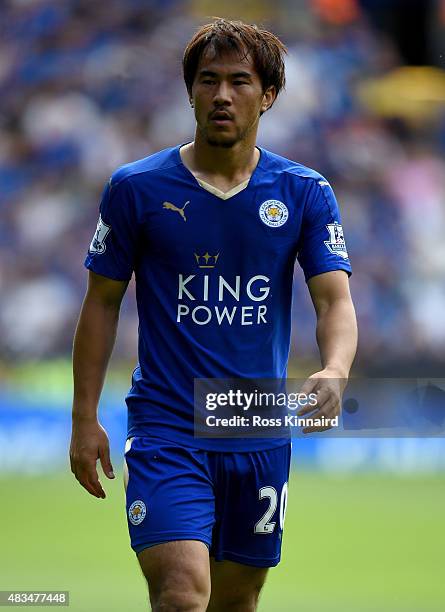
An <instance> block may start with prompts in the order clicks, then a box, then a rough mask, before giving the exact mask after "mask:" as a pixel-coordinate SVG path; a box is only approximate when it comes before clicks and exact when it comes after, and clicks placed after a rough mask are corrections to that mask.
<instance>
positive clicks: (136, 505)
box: [128, 499, 147, 525]
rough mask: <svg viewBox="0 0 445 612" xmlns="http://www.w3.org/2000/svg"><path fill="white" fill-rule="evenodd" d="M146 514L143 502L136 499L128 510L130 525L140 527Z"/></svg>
mask: <svg viewBox="0 0 445 612" xmlns="http://www.w3.org/2000/svg"><path fill="white" fill-rule="evenodd" d="M146 514H147V508H146V506H145V504H144V502H143V501H141V500H140V499H137V500H136V501H134V502H133V503H132V504H131V506H130V507H129V508H128V518H129V519H130V523H131V524H132V525H140V523H142V521H143V520H144V518H145V515H146Z"/></svg>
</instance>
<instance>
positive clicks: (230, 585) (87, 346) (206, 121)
mask: <svg viewBox="0 0 445 612" xmlns="http://www.w3.org/2000/svg"><path fill="white" fill-rule="evenodd" d="M190 93H191V97H190V102H191V104H192V106H193V107H194V111H195V117H196V124H197V125H196V131H195V138H194V142H192V143H190V144H188V145H185V146H184V147H182V149H181V152H180V153H181V157H182V160H183V163H184V164H185V165H186V166H187V167H188V169H189V170H190V171H191V172H192V173H193V174H194V175H195V176H196V177H197V178H199V179H202V180H204V181H206V182H208V183H210V184H211V185H213V186H215V187H217V188H218V189H220V190H222V191H228V190H230V189H231V188H233V187H234V186H236V185H238V184H240V183H242V182H243V181H244V180H246V179H248V178H249V177H250V176H251V174H252V172H253V171H254V169H255V167H256V165H257V163H258V160H259V150H258V149H256V147H255V142H256V136H257V130H258V123H259V119H260V116H261V114H262V113H264V112H265V111H267V110H268V109H269V108H270V107H271V106H272V104H273V102H274V100H275V97H276V92H275V88H274V87H273V86H271V87H269V88H268V89H266V90H265V91H263V87H262V83H261V80H260V77H259V75H258V73H257V72H256V70H255V67H254V64H253V61H252V59H251V57H250V56H249V55H247V56H246V57H245V58H243V59H240V58H239V56H238V55H237V54H224V55H221V56H219V57H215V56H214V55H213V54H211V53H207V52H205V53H204V54H203V56H202V58H201V60H200V63H199V65H198V69H197V71H196V75H195V79H194V82H193V86H192V89H191V92H190ZM126 287H127V283H123V282H118V281H113V280H110V279H106V278H104V277H101V276H98V275H97V274H94V273H92V272H90V275H89V286H88V290H87V294H86V297H85V300H84V303H83V306H82V310H81V315H80V319H79V324H78V327H77V330H76V336H75V342H74V356H73V363H74V407H73V434H72V441H71V450H70V457H71V468H72V471H73V472H74V474H75V475H76V478H77V480H78V481H79V482H80V484H81V485H82V486H83V487H85V489H87V491H89V492H90V493H91V494H92V495H95V496H96V497H102V498H104V497H105V492H104V490H103V487H102V485H101V483H100V481H99V478H98V474H97V469H96V462H97V460H98V459H99V460H100V461H101V464H102V468H103V470H104V473H105V474H106V475H107V476H108V477H109V478H113V477H114V476H113V472H112V466H111V462H110V458H109V444H108V438H107V435H106V432H105V430H104V429H103V428H102V426H101V425H100V423H99V422H98V419H97V404H98V401H99V397H100V392H101V389H102V385H103V381H104V377H105V373H106V368H107V365H108V361H109V358H110V355H111V351H112V348H113V344H114V339H115V335H116V329H117V324H118V318H119V308H120V304H121V300H122V297H123V295H124V293H125V290H126ZM309 290H310V293H311V297H312V300H313V303H314V307H315V310H316V314H317V320H318V323H317V341H318V344H319V348H320V355H321V361H322V366H323V369H322V370H321V371H319V372H317V373H315V374H314V375H313V376H312V377H310V378H309V379H308V381H307V383H306V385H305V389H304V391H306V392H310V391H311V390H316V391H317V392H318V398H319V403H318V407H317V412H316V413H315V414H314V415H313V416H314V417H316V416H319V415H321V414H324V415H325V416H336V415H337V414H338V413H339V411H340V399H341V393H342V391H343V386H344V384H343V383H342V382H341V380H340V379H347V377H348V375H349V370H350V367H351V363H352V360H353V357H354V354H355V350H356V342H357V328H356V321H355V314H354V308H353V305H352V301H351V296H350V293H349V284H348V279H347V274H346V273H345V272H343V271H335V272H327V273H325V274H320V275H318V276H314V277H312V278H311V279H310V280H309ZM316 430H318V429H317V428H310V429H308V430H307V431H308V432H309V431H316ZM138 559H139V563H140V565H141V568H142V571H143V573H144V575H145V577H146V579H147V582H148V586H149V593H150V601H151V605H152V609H153V610H155V611H158V610H159V611H160V610H163V611H169V612H170V611H171V612H173V611H184V612H185V611H190V612H202V611H204V610H211V611H212V612H228V611H233V612H250V611H254V610H255V609H256V606H257V602H258V597H259V593H260V590H261V588H262V586H263V584H264V581H265V579H266V574H267V568H258V567H251V566H246V565H241V564H238V563H234V562H231V561H221V562H215V561H213V560H210V559H209V554H208V549H207V547H206V545H205V544H203V543H202V542H199V541H192V540H184V541H179V542H178V541H175V542H168V543H163V544H159V545H156V546H152V547H150V548H146V549H144V550H143V551H142V552H141V553H139V555H138Z"/></svg>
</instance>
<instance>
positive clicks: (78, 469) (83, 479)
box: [70, 456, 106, 499]
mask: <svg viewBox="0 0 445 612" xmlns="http://www.w3.org/2000/svg"><path fill="white" fill-rule="evenodd" d="M70 463H71V471H72V473H73V474H74V476H75V477H76V480H77V481H78V482H79V484H81V485H82V487H83V488H84V489H86V490H87V491H88V493H90V494H91V495H94V497H98V498H100V499H105V497H106V495H105V491H104V490H103V488H102V485H101V484H100V481H99V477H98V475H97V470H96V461H94V460H93V461H91V460H80V459H75V458H74V457H72V456H70Z"/></svg>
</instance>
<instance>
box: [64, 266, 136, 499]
mask: <svg viewBox="0 0 445 612" xmlns="http://www.w3.org/2000/svg"><path fill="white" fill-rule="evenodd" d="M127 286H128V281H116V280H112V279H109V278H106V277H105V276H101V275H99V274H95V273H94V272H91V271H90V273H89V277H88V289H87V292H86V295H85V299H84V302H83V304H82V309H81V312H80V317H79V322H78V324H77V329H76V333H75V337H74V349H73V377H74V399H73V413H72V436H71V446H70V462H71V471H72V472H73V474H74V475H75V476H76V479H77V480H78V481H79V483H80V484H81V485H82V486H83V487H84V488H85V489H86V490H87V491H88V492H89V493H91V494H92V495H94V496H95V497H101V498H104V497H105V492H104V490H103V488H102V485H101V484H100V482H99V478H98V475H97V469H96V462H97V459H100V462H101V465H102V469H103V471H104V473H105V474H106V475H107V477H108V478H114V474H113V468H112V465H111V461H110V451H109V442H108V436H107V434H106V432H105V430H104V428H103V427H102V426H101V425H100V423H99V421H98V417H97V406H98V403H99V398H100V394H101V391H102V387H103V384H104V380H105V374H106V371H107V367H108V362H109V360H110V357H111V353H112V350H113V346H114V342H115V339H116V332H117V325H118V320H119V311H120V305H121V302H122V298H123V296H124V294H125V291H126V289H127Z"/></svg>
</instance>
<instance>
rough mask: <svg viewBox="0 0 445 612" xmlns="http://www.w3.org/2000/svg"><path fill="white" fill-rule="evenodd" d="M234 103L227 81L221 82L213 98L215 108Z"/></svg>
mask: <svg viewBox="0 0 445 612" xmlns="http://www.w3.org/2000/svg"><path fill="white" fill-rule="evenodd" d="M231 102H232V96H231V92H230V86H229V84H228V83H226V82H225V81H221V82H220V83H219V84H218V86H217V88H216V91H215V95H214V96H213V103H214V105H215V106H228V105H230V104H231Z"/></svg>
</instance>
